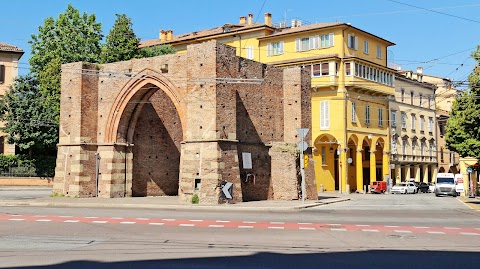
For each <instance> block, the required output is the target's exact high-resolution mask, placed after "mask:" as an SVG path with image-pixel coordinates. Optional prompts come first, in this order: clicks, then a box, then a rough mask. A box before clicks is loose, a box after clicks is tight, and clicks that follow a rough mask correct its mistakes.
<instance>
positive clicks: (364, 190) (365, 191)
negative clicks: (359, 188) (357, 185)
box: [363, 185, 367, 194]
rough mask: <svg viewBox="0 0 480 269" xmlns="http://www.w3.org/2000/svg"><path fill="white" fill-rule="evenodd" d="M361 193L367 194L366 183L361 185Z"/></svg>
mask: <svg viewBox="0 0 480 269" xmlns="http://www.w3.org/2000/svg"><path fill="white" fill-rule="evenodd" d="M363 194H367V185H363Z"/></svg>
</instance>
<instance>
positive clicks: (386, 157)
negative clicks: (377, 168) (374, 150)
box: [381, 151, 393, 181]
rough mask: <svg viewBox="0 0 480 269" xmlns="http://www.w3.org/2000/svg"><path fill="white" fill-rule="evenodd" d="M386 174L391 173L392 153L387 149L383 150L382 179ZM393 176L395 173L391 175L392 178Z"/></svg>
mask: <svg viewBox="0 0 480 269" xmlns="http://www.w3.org/2000/svg"><path fill="white" fill-rule="evenodd" d="M385 175H390V154H389V153H388V152H386V151H384V152H383V160H382V179H381V180H382V181H383V180H384V179H385ZM392 177H393V175H390V178H392Z"/></svg>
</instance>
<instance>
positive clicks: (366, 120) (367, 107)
mask: <svg viewBox="0 0 480 269" xmlns="http://www.w3.org/2000/svg"><path fill="white" fill-rule="evenodd" d="M365 124H367V125H369V124H370V106H369V105H367V106H365Z"/></svg>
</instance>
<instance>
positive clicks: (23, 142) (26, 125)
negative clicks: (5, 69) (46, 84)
mask: <svg viewBox="0 0 480 269" xmlns="http://www.w3.org/2000/svg"><path fill="white" fill-rule="evenodd" d="M44 104H45V98H44V95H43V93H42V92H41V90H40V85H39V82H38V80H37V79H36V77H34V76H32V75H26V76H20V77H18V78H17V79H16V80H15V82H14V84H13V85H12V86H11V87H10V90H9V91H8V92H7V93H6V94H5V96H4V97H3V99H2V100H1V102H0V113H1V114H2V115H3V120H4V121H5V122H6V123H5V126H4V127H3V128H2V131H3V132H5V133H7V134H9V135H8V136H7V139H8V142H9V143H15V144H16V145H17V146H18V147H19V148H20V149H22V150H29V152H30V153H31V154H32V153H43V154H45V153H48V152H49V151H52V149H55V145H56V144H57V141H58V129H57V126H58V125H57V123H56V122H54V121H51V119H52V115H53V113H52V110H51V109H50V108H49V107H47V106H45V105H44Z"/></svg>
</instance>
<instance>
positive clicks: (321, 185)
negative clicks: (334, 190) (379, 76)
mask: <svg viewBox="0 0 480 269" xmlns="http://www.w3.org/2000/svg"><path fill="white" fill-rule="evenodd" d="M324 191H325V190H324V189H323V184H320V192H324Z"/></svg>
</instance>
